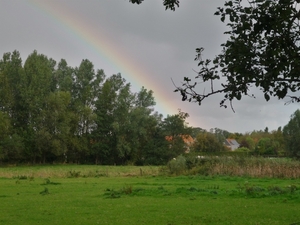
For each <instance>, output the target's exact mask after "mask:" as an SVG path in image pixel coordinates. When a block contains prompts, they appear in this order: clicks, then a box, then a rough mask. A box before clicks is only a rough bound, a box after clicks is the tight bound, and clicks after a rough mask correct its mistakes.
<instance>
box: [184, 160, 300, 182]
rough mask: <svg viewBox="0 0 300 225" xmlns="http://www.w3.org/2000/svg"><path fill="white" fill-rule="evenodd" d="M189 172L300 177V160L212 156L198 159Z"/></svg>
mask: <svg viewBox="0 0 300 225" xmlns="http://www.w3.org/2000/svg"><path fill="white" fill-rule="evenodd" d="M186 172H187V173H193V174H195V173H197V172H198V173H200V174H201V173H202V174H205V175H226V176H227V175H229V176H249V177H270V178H300V161H296V160H292V159H286V158H262V157H261V158H260V157H210V158H205V159H200V160H198V161H197V162H196V163H195V164H194V166H193V168H191V169H190V170H188V171H186Z"/></svg>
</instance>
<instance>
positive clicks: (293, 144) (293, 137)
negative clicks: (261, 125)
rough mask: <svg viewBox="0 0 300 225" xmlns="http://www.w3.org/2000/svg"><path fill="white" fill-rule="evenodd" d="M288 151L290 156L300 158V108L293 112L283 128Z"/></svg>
mask: <svg viewBox="0 0 300 225" xmlns="http://www.w3.org/2000/svg"><path fill="white" fill-rule="evenodd" d="M283 135H284V138H285V141H286V147H287V152H288V154H289V155H290V156H292V157H296V158H300V138H299V137H300V110H299V109H298V110H296V111H295V112H294V114H292V116H291V119H290V121H289V123H288V124H287V125H286V126H285V127H284V128H283Z"/></svg>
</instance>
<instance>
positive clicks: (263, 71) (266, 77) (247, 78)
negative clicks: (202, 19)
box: [175, 0, 300, 107]
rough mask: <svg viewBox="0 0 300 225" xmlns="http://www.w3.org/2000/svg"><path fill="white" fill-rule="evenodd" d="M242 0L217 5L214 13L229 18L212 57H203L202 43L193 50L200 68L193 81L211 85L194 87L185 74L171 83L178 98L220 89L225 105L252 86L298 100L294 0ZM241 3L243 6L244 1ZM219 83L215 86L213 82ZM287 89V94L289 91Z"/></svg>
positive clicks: (298, 24)
mask: <svg viewBox="0 0 300 225" xmlns="http://www.w3.org/2000/svg"><path fill="white" fill-rule="evenodd" d="M247 2H248V3H247V4H246V3H244V2H243V4H242V0H234V1H228V2H226V3H225V4H224V7H223V8H221V7H218V10H217V12H216V13H215V15H218V16H220V17H221V21H222V22H224V21H225V19H226V20H229V22H228V23H227V26H228V27H229V28H230V29H229V31H226V32H225V34H227V35H229V39H228V40H227V41H226V42H225V43H223V44H222V45H221V46H222V52H221V53H220V54H218V55H217V56H216V57H215V58H214V59H213V60H210V59H205V60H204V59H202V52H203V48H198V49H196V57H195V60H196V61H198V66H199V67H200V69H199V71H198V72H197V75H196V76H195V77H194V78H195V80H197V81H198V80H199V79H200V80H201V84H202V83H208V84H209V85H210V90H209V91H208V92H207V91H206V90H204V91H203V92H202V93H199V91H198V90H197V89H196V88H198V85H199V82H194V81H192V79H191V78H189V77H184V81H183V83H182V86H181V87H178V86H176V90H175V92H180V94H181V96H182V100H183V101H190V102H197V103H198V104H199V105H201V103H202V102H203V100H204V99H207V98H208V97H210V96H212V95H215V94H223V99H222V100H221V102H220V106H223V107H227V105H228V102H229V104H230V105H231V103H232V101H233V100H241V99H242V97H243V96H251V97H255V96H254V95H253V94H249V92H250V89H251V88H252V87H256V88H258V89H259V90H261V91H262V92H263V93H264V98H265V100H266V101H269V99H270V97H277V98H278V99H283V98H285V97H290V102H300V96H297V94H296V93H295V92H297V91H299V90H300V83H299V81H300V77H299V72H300V46H299V44H300V29H299V28H300V21H299V19H300V11H299V5H298V3H300V1H299V0H272V1H262V0H252V1H250V0H249V1H247ZM245 5H246V6H245ZM216 81H218V82H219V83H221V87H218V88H215V87H214V82H216ZM291 93H292V94H291Z"/></svg>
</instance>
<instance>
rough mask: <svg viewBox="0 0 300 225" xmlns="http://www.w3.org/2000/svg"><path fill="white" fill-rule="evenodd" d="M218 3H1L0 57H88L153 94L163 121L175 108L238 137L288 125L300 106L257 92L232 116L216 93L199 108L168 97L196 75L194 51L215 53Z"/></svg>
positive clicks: (196, 122) (219, 38)
mask: <svg viewBox="0 0 300 225" xmlns="http://www.w3.org/2000/svg"><path fill="white" fill-rule="evenodd" d="M223 3H224V1H223V0H213V1H209V0H189V1H181V5H180V7H179V8H178V9H176V11H175V12H173V11H165V10H164V7H163V5H162V0H145V1H144V2H143V3H142V4H141V5H133V4H131V3H129V0H85V1H83V0H35V1H25V0H13V1H12V0H0V21H1V23H0V30H1V34H0V43H1V44H0V53H1V55H3V53H5V52H12V51H14V50H18V51H19V52H20V53H21V56H22V58H23V61H25V59H26V58H27V56H28V55H29V54H30V53H32V52H33V50H37V51H38V53H41V54H44V55H46V56H48V57H49V58H53V59H54V60H56V61H57V62H58V61H59V60H60V59H62V58H64V59H66V60H67V62H68V64H69V65H70V66H74V67H75V66H79V64H80V62H81V60H82V59H89V60H90V61H92V62H93V63H94V65H95V69H103V70H104V72H105V74H106V75H107V76H111V75H112V74H116V73H121V74H122V76H123V77H124V78H125V79H126V80H127V81H128V82H130V83H131V84H132V90H133V91H134V92H136V91H138V90H139V89H140V88H141V87H142V86H145V87H146V88H147V89H151V90H153V91H154V96H155V99H156V102H157V106H156V110H157V111H158V112H160V113H162V114H164V115H165V116H166V115H167V114H170V115H174V114H176V113H177V109H178V108H180V109H181V110H182V111H184V112H187V113H189V115H190V118H189V119H188V122H189V125H191V126H195V127H201V128H205V129H210V128H215V127H218V128H220V129H224V130H228V131H230V132H242V133H244V132H250V131H253V130H260V129H264V128H265V127H268V128H269V130H274V129H277V128H278V127H279V126H284V125H286V124H287V122H288V121H289V119H290V115H291V114H292V113H293V112H294V111H295V110H296V109H297V108H298V104H290V105H285V101H284V100H283V101H279V100H277V99H271V100H270V101H269V102H265V101H264V99H263V97H262V95H260V94H259V92H258V91H257V90H255V89H254V90H253V93H254V94H257V98H256V99H251V98H249V97H244V98H243V99H242V100H241V101H240V102H237V101H236V102H234V103H233V107H234V109H235V113H234V112H233V111H232V110H231V109H230V108H228V109H224V108H220V107H219V102H220V101H221V100H222V95H216V96H213V97H211V98H210V99H207V100H206V101H204V102H203V105H201V106H198V105H197V104H196V103H188V102H182V101H181V96H180V95H179V94H178V93H174V92H173V91H174V89H175V88H174V86H173V84H172V81H171V79H173V81H174V82H175V83H176V84H177V85H180V84H181V81H182V80H183V77H184V76H190V77H193V76H195V75H196V74H195V72H194V71H195V70H196V71H197V62H195V61H194V56H195V49H196V48H197V47H204V48H205V50H204V57H205V58H206V57H207V58H212V57H214V56H215V55H217V54H218V53H219V52H220V50H221V47H220V44H221V43H222V42H224V41H226V38H227V37H226V36H225V35H224V34H223V32H224V31H225V30H226V27H225V25H224V24H223V23H222V22H221V21H220V20H219V18H218V17H217V16H214V15H213V14H214V12H215V11H216V8H217V7H218V6H222V4H223ZM199 91H200V92H203V87H202V88H201V87H199ZM286 101H287V100H286Z"/></svg>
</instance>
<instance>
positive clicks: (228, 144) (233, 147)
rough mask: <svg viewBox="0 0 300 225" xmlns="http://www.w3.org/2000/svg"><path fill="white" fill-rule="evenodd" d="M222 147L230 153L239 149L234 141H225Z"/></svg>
mask: <svg viewBox="0 0 300 225" xmlns="http://www.w3.org/2000/svg"><path fill="white" fill-rule="evenodd" d="M224 145H225V146H226V147H227V148H229V149H230V150H231V151H234V150H236V149H237V148H239V147H240V144H239V143H238V142H237V141H236V140H235V139H225V142H224Z"/></svg>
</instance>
